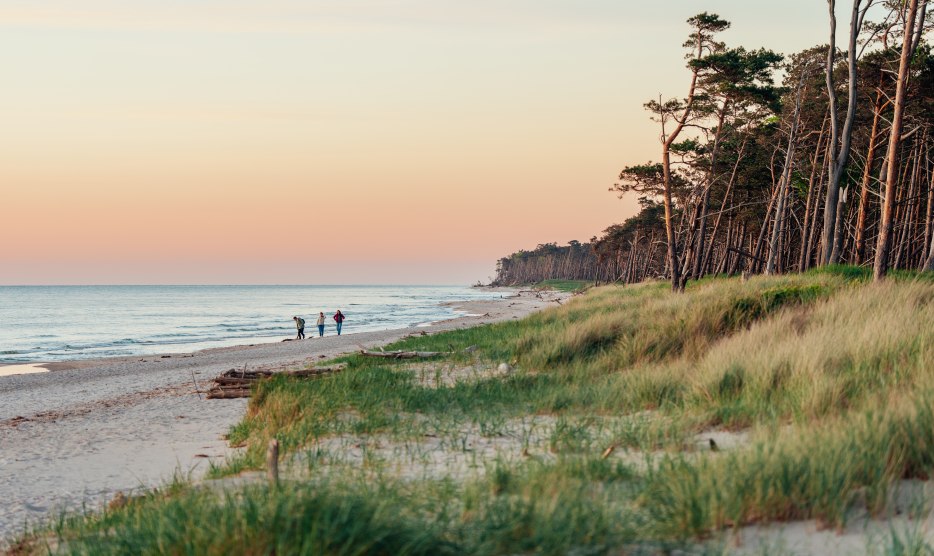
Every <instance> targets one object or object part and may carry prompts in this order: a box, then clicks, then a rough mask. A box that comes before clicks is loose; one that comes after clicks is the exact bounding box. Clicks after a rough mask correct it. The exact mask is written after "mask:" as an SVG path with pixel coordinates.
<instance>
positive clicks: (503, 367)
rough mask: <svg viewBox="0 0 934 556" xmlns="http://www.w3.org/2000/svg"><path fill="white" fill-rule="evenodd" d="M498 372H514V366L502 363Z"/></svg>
mask: <svg viewBox="0 0 934 556" xmlns="http://www.w3.org/2000/svg"><path fill="white" fill-rule="evenodd" d="M496 370H497V371H499V372H501V373H508V372H510V371H512V365H510V364H509V363H500V364H499V367H496Z"/></svg>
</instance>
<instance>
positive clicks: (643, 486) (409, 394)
mask: <svg viewBox="0 0 934 556" xmlns="http://www.w3.org/2000/svg"><path fill="white" fill-rule="evenodd" d="M468 346H475V348H474V349H472V350H470V351H467V350H465V349H464V348H467V347H468ZM932 346H934V281H932V280H931V279H930V277H929V276H927V275H916V274H900V275H898V276H896V277H894V279H892V280H889V281H887V282H886V283H883V284H871V283H868V276H867V275H866V272H865V271H864V270H862V269H856V268H852V267H831V268H827V269H821V270H820V271H816V272H813V273H810V274H806V275H798V276H781V277H756V278H753V279H750V280H748V281H745V282H744V281H741V280H739V279H728V278H711V279H706V280H703V281H700V282H696V283H692V284H690V285H689V287H688V289H687V291H686V292H685V293H684V294H683V295H673V294H671V293H670V292H669V291H668V288H667V286H666V285H665V284H660V283H645V284H640V285H635V286H627V287H619V286H608V287H601V288H593V289H591V290H589V291H588V292H587V293H586V295H582V296H578V297H575V298H574V299H573V300H571V301H569V302H567V303H565V304H564V305H562V306H560V307H556V308H553V309H549V310H547V311H543V312H541V313H537V314H535V315H533V316H531V317H529V318H526V319H522V320H520V321H514V322H505V323H500V324H492V325H484V326H479V327H475V328H470V329H464V330H456V331H452V332H448V333H443V334H437V335H429V336H416V337H411V338H408V339H406V340H403V341H401V342H399V343H397V344H395V345H393V346H391V348H392V349H417V350H423V351H434V350H441V351H449V350H450V351H454V352H455V354H454V355H452V356H449V357H447V358H445V359H443V360H439V361H437V363H436V364H437V365H438V367H439V369H440V368H441V367H442V366H448V367H458V366H462V367H470V366H473V367H477V366H487V367H490V368H494V367H495V366H497V365H498V364H499V363H501V362H506V363H509V364H510V365H511V366H512V367H514V368H515V369H516V370H514V371H512V372H509V373H506V374H504V375H502V376H495V377H492V378H486V379H483V380H475V381H465V382H459V383H456V384H453V385H441V386H437V387H426V386H425V385H424V384H421V383H419V381H418V380H416V379H415V377H414V374H413V372H412V371H411V370H410V369H409V367H407V366H406V365H408V364H407V363H400V362H393V361H385V360H372V359H368V358H364V357H362V356H356V355H355V356H349V357H345V358H343V359H342V360H344V361H346V362H347V363H348V364H349V368H348V370H347V371H344V372H343V373H340V374H337V375H335V376H333V377H329V378H327V379H324V380H317V381H296V380H288V379H286V378H284V377H282V378H277V379H275V380H271V381H268V382H265V383H262V384H261V385H260V386H259V387H258V389H257V391H256V393H255V396H254V397H253V399H252V400H251V403H250V407H249V410H248V413H247V415H246V417H245V418H244V420H243V422H241V423H240V424H239V425H237V426H236V427H235V428H234V429H233V430H232V431H231V435H230V436H231V441H232V442H237V443H244V444H245V445H246V447H247V448H246V450H245V452H244V453H243V455H241V456H240V457H238V458H236V459H234V460H232V461H230V462H228V464H227V465H226V466H224V467H221V468H218V469H217V470H216V472H215V475H216V476H224V475H229V474H233V473H236V472H239V471H240V470H242V469H250V468H261V467H262V465H263V454H264V450H265V446H266V444H267V442H268V440H269V439H271V438H276V439H278V441H279V442H280V445H281V446H282V449H283V451H284V453H286V454H301V453H303V451H305V450H307V449H308V448H309V447H312V446H321V445H322V443H323V442H324V441H326V440H327V439H332V438H335V437H346V438H350V439H359V441H360V442H358V443H371V444H374V445H375V444H380V443H384V444H387V443H388V444H393V443H396V444H399V445H405V446H408V447H415V448H414V450H415V452H416V453H417V454H423V456H424V459H425V461H426V464H425V465H428V463H427V462H428V460H430V459H431V458H430V457H429V456H430V455H431V453H430V452H429V450H446V451H447V452H460V453H463V454H470V453H471V452H473V451H474V450H475V449H476V448H475V446H473V445H472V444H471V441H472V439H475V438H476V437H477V436H480V437H484V438H491V439H497V441H498V442H500V443H501V445H502V446H504V448H503V450H504V451H503V452H502V453H497V455H496V456H495V457H492V458H487V459H483V458H481V457H480V456H477V455H476V452H474V456H473V457H474V460H476V461H475V463H476V465H477V466H478V467H479V468H481V470H480V471H479V472H477V473H474V474H472V475H470V476H469V477H467V478H463V477H460V476H457V477H455V476H453V475H452V476H431V475H430V474H426V475H425V476H423V477H422V478H419V479H413V478H402V477H400V476H397V475H394V474H393V472H392V471H391V469H392V467H393V466H391V465H386V462H382V463H380V462H378V461H377V460H378V459H379V457H377V456H376V455H372V454H371V456H372V457H371V458H370V459H366V458H364V459H363V460H362V461H360V462H352V461H341V460H340V459H339V458H333V461H327V458H326V457H324V456H325V454H324V453H323V452H321V453H319V454H318V459H313V458H312V459H310V460H309V461H310V463H309V466H308V467H309V470H310V472H309V474H308V475H307V476H304V477H300V478H293V479H290V480H289V481H288V482H287V483H286V485H287V486H284V487H282V488H269V487H266V486H263V485H255V486H251V487H248V488H246V489H242V490H234V491H232V492H227V493H225V494H218V493H217V492H215V491H214V490H210V489H204V488H196V487H185V488H178V489H175V491H174V492H173V493H172V494H171V495H162V496H149V497H146V498H143V499H139V500H134V501H133V503H131V504H129V505H127V506H126V507H123V508H118V509H114V510H111V511H108V512H104V513H102V514H92V515H90V516H84V517H82V516H75V517H71V518H69V519H67V520H64V521H62V522H60V523H59V524H58V526H56V527H55V528H53V530H51V531H46V532H44V533H40V534H38V535H37V536H35V537H32V538H33V541H32V544H31V545H30V544H28V543H27V545H28V546H32V547H34V548H36V551H42V549H43V548H49V547H51V548H52V550H51V551H52V552H73V553H88V554H90V553H118V552H126V551H132V552H136V553H152V554H155V553H165V552H169V553H216V554H220V553H224V552H225V551H227V550H230V549H235V550H236V551H240V552H245V553H272V552H274V553H276V554H306V553H308V554H422V553H431V554H445V553H458V554H507V553H542V554H566V553H568V552H574V553H581V554H585V553H586V554H591V553H593V554H599V553H607V552H612V553H616V552H619V551H620V550H621V549H622V550H626V551H630V552H639V551H645V552H654V551H662V552H664V551H665V550H667V549H669V548H672V547H676V546H677V547H680V548H681V549H682V550H687V551H689V552H692V553H693V552H704V551H710V552H711V553H716V552H717V551H719V550H720V549H721V548H722V546H721V545H720V544H718V543H719V542H720V541H712V540H711V536H714V537H715V538H717V537H718V536H719V535H720V532H722V531H727V532H728V531H729V530H730V529H735V528H739V527H742V526H744V525H747V524H755V523H764V522H774V521H790V520H799V519H816V520H818V522H819V523H820V524H822V525H823V526H825V527H830V528H842V527H844V526H845V525H846V524H847V523H848V520H849V519H850V516H851V515H852V513H853V511H854V510H855V509H861V510H863V511H866V512H868V514H869V515H871V516H876V517H878V518H884V517H886V516H887V515H889V513H890V512H891V511H892V500H893V497H894V493H895V491H896V490H897V489H898V488H899V484H900V481H902V480H904V479H922V480H927V479H928V478H929V477H930V476H931V472H932V470H934V403H932V401H931V400H932V397H931V395H930V394H931V393H932V392H934V347H932ZM439 372H441V371H439ZM535 419H538V420H539V421H541V422H544V423H546V425H541V426H540V429H539V430H538V431H537V432H536V431H533V429H532V427H531V426H526V425H527V424H528V423H530V422H531V421H534V420H535ZM541 427H544V428H541ZM713 430H719V431H744V432H745V433H747V435H748V437H749V438H750V439H751V440H750V441H748V442H745V443H740V444H739V445H737V446H736V447H732V448H727V449H723V450H720V451H711V450H709V449H707V448H705V446H706V443H700V442H699V441H704V440H705V438H706V437H705V435H707V434H710V432H711V431H713ZM471 435H474V436H471ZM744 438H745V437H744ZM429 440H431V441H432V442H434V444H432V445H431V446H433V447H430V448H426V447H425V446H426V445H427V444H426V443H427V442H428V441H429ZM352 441H353V440H352ZM420 450H421V451H420ZM380 457H382V456H380ZM416 459H417V458H416ZM410 464H411V463H410ZM906 535H907V534H906ZM906 535H902V534H901V533H898V534H896V533H895V532H893V534H892V535H891V538H889V539H888V540H887V541H886V542H887V543H888V544H887V545H886V546H883V547H881V548H880V550H882V551H883V552H891V551H892V550H893V548H892V547H896V548H897V547H898V546H905V545H906V543H913V544H912V546H914V545H918V546H926V545H925V544H924V543H925V541H924V539H923V538H918V536H917V535H914V536H906ZM50 538H51V539H52V540H53V541H54V542H52V543H51V544H44V542H45V540H48V539H50ZM43 539H44V540H43ZM919 543H920V544H919Z"/></svg>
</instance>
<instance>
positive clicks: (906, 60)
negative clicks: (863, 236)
mask: <svg viewBox="0 0 934 556" xmlns="http://www.w3.org/2000/svg"><path fill="white" fill-rule="evenodd" d="M924 3H925V5H926V4H927V0H924ZM917 15H918V0H908V13H907V16H906V17H905V33H904V36H903V38H902V55H901V58H900V59H899V62H898V80H897V82H896V86H895V110H894V113H893V114H892V130H891V133H890V135H889V149H888V155H887V157H886V158H887V159H888V175H887V176H886V178H885V200H884V202H883V205H882V219H881V223H880V226H879V237H878V240H877V242H876V260H875V263H874V264H873V272H872V274H873V278H874V279H875V280H876V281H879V280H882V279H884V278H885V275H886V274H887V273H888V270H889V250H890V247H891V242H892V215H893V211H894V208H895V206H894V205H895V181H896V177H897V175H898V147H899V143H901V135H902V116H903V115H904V112H905V92H906V90H907V88H908V66H909V64H910V62H911V56H912V54H913V51H912V46H913V44H912V36H913V35H914V27H915V20H916V17H917ZM921 23H922V25H923V23H924V22H923V21H922V22H921Z"/></svg>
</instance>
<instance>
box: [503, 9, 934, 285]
mask: <svg viewBox="0 0 934 556" xmlns="http://www.w3.org/2000/svg"><path fill="white" fill-rule="evenodd" d="M833 5H834V3H833V2H830V3H829V6H830V7H831V9H832V8H833ZM870 6H872V8H873V11H871V12H870V11H867V10H869V7H870ZM927 8H928V6H927V1H925V0H904V1H901V0H900V1H887V0H886V1H881V2H868V3H867V2H866V1H865V0H863V1H861V0H853V2H852V9H849V7H848V9H847V16H848V17H847V19H848V26H847V28H846V29H845V30H843V29H841V33H840V34H841V35H844V36H845V37H846V40H845V42H846V44H845V50H840V49H837V48H836V47H835V46H831V47H828V46H827V45H822V46H815V47H812V48H809V49H807V50H804V51H801V52H797V53H795V54H792V55H790V56H782V55H779V54H776V53H774V52H771V51H769V50H764V49H759V50H747V49H745V48H743V47H730V46H727V45H726V44H725V43H723V42H721V41H719V40H718V35H719V34H720V32H721V31H723V30H725V29H727V28H728V27H729V25H730V24H729V23H728V22H727V21H725V20H723V19H721V18H720V17H719V16H717V15H715V14H708V13H702V14H699V15H697V16H695V17H692V18H691V19H689V20H688V24H689V26H690V34H689V36H688V40H687V42H686V43H685V45H684V46H685V47H686V49H687V52H688V56H687V60H688V62H687V72H686V74H687V75H686V76H685V82H686V83H685V84H686V90H685V92H686V95H685V96H684V97H681V98H670V99H664V98H661V97H659V98H658V99H653V100H650V101H649V102H647V103H646V104H645V108H646V109H647V110H648V111H649V113H650V116H651V118H652V119H653V120H654V121H655V122H657V123H658V124H659V129H660V139H661V142H660V145H659V147H660V148H659V155H660V157H659V161H658V162H653V161H650V162H647V163H645V164H638V165H633V166H627V167H625V168H623V169H622V170H621V172H620V174H619V177H618V181H617V183H616V184H614V185H613V186H612V187H611V188H610V189H611V191H615V192H616V193H618V194H619V195H620V196H630V195H634V196H636V197H637V198H638V199H639V201H640V204H641V210H640V212H639V213H638V214H637V215H636V216H634V217H632V218H630V219H628V220H626V221H625V222H623V223H622V224H618V225H614V226H610V227H609V228H607V229H606V230H605V231H604V233H603V235H602V236H600V237H599V238H593V239H592V240H591V242H590V243H589V244H580V243H576V242H572V243H571V244H570V245H568V246H566V247H558V246H556V245H554V244H546V245H540V246H539V247H538V248H536V249H535V250H534V251H520V252H518V253H515V254H513V255H511V256H510V257H507V258H504V259H502V260H500V264H499V272H498V274H497V280H498V281H500V282H501V283H521V282H534V281H538V280H541V279H552V278H560V279H586V280H595V281H608V280H614V281H615V280H619V281H624V282H637V281H640V280H643V279H645V278H646V277H665V278H667V279H668V280H670V281H671V283H672V288H673V289H675V290H681V289H683V288H684V284H685V282H686V281H687V280H691V279H698V278H701V277H703V276H704V275H707V274H711V273H729V274H733V273H739V272H749V273H765V274H776V273H785V272H802V271H804V270H807V269H808V268H811V267H813V266H822V265H828V264H838V263H849V264H855V265H863V266H871V267H873V269H874V274H875V277H876V278H877V279H881V278H883V277H884V276H885V275H886V273H887V272H888V270H889V269H892V268H897V269H927V270H934V152H932V150H934V52H932V49H931V46H930V45H929V44H928V42H927V39H926V35H927V34H928V33H929V30H930V29H931V24H932V14H934V10H929V9H927ZM830 23H831V25H830V26H829V28H830V30H831V32H830V36H829V38H830V41H829V42H830V43H831V45H833V44H834V43H835V42H836V31H837V30H836V22H835V21H834V20H830ZM818 40H819V39H818ZM825 40H826V39H825ZM779 72H781V75H783V76H784V80H783V82H782V83H781V84H780V85H776V83H775V78H776V76H778V75H779Z"/></svg>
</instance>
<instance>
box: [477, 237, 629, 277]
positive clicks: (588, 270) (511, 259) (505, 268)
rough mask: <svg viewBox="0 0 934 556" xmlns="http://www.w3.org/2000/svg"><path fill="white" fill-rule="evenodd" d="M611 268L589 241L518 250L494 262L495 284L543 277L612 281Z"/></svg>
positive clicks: (550, 244)
mask: <svg viewBox="0 0 934 556" xmlns="http://www.w3.org/2000/svg"><path fill="white" fill-rule="evenodd" d="M614 277H615V268H614V267H612V265H608V264H607V263H606V262H605V261H601V260H600V259H599V258H598V257H597V255H596V254H595V253H594V250H593V247H592V246H591V244H589V243H581V242H579V241H571V242H569V243H568V245H565V246H558V245H557V244H555V243H545V244H542V245H539V246H538V247H536V248H535V249H533V250H532V251H525V250H522V251H518V252H516V253H513V254H512V255H509V256H508V257H504V258H502V259H500V260H499V261H498V262H497V265H496V278H495V279H494V280H493V285H495V286H515V285H519V284H535V283H538V282H543V281H545V280H594V281H597V280H602V281H607V280H613V279H614Z"/></svg>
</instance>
